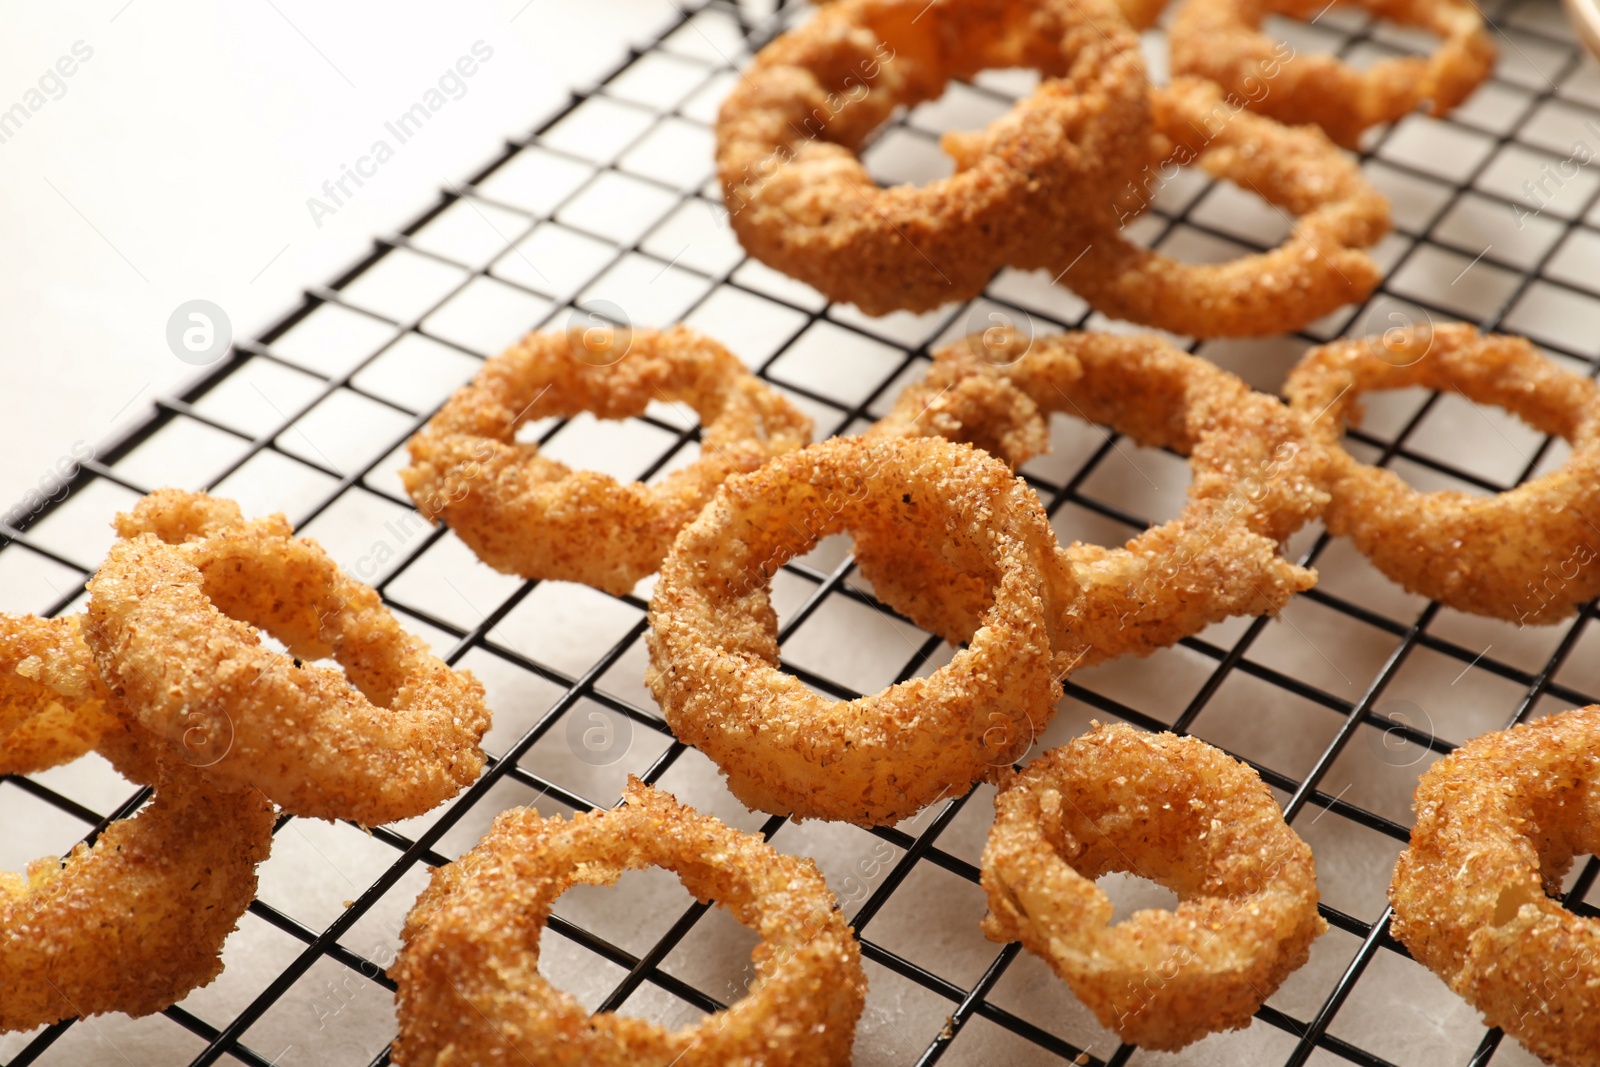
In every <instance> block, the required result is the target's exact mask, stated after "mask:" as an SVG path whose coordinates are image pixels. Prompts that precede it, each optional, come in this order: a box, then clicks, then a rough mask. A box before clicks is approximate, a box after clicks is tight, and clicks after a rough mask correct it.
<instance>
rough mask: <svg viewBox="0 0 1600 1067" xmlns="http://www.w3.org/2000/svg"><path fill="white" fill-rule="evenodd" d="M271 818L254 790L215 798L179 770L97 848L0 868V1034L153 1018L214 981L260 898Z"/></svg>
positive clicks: (143, 759) (143, 760)
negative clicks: (121, 1015)
mask: <svg viewBox="0 0 1600 1067" xmlns="http://www.w3.org/2000/svg"><path fill="white" fill-rule="evenodd" d="M119 743H120V742H119ZM107 754H108V755H111V756H112V758H113V761H114V762H116V763H118V764H119V765H127V764H129V763H133V762H135V761H137V762H138V763H139V764H141V765H144V766H153V761H152V760H150V759H149V757H148V756H142V755H141V756H132V757H129V758H127V759H119V758H118V757H117V756H116V755H114V754H113V753H110V752H108V753H107ZM273 822H274V813H273V810H272V805H271V804H269V803H267V801H266V800H265V799H264V798H263V797H262V796H261V794H260V793H257V792H254V791H248V792H238V793H233V792H224V791H222V790H219V789H215V788H213V787H211V786H210V785H209V784H208V783H206V782H205V781H204V780H203V778H202V777H201V776H200V775H199V773H198V772H196V771H195V770H193V769H191V768H186V767H179V768H176V769H174V770H173V771H172V773H171V774H168V775H162V776H161V777H160V779H159V780H158V781H157V783H156V793H155V798H154V799H153V800H151V801H150V803H149V804H148V805H147V806H145V807H144V808H143V809H142V810H141V811H140V812H139V813H138V814H137V815H135V816H133V817H131V818H127V819H121V820H118V821H117V822H114V823H112V824H111V825H110V826H109V827H108V828H107V829H106V831H105V832H104V833H102V834H101V835H100V836H99V838H97V839H96V841H95V843H94V845H93V846H92V847H91V846H89V845H85V844H79V845H78V846H77V847H76V848H74V849H73V850H72V853H71V855H69V856H68V857H67V858H66V860H64V861H63V860H60V859H58V858H56V857H54V856H51V857H47V858H44V859H40V860H36V861H34V862H33V863H31V864H29V865H28V872H27V874H26V876H23V875H17V874H11V873H8V872H0V1031H6V1030H30V1029H33V1028H34V1027H37V1026H43V1025H45V1024H47V1023H53V1022H56V1021H57V1020H60V1019H67V1018H71V1017H72V1016H74V1015H99V1014H101V1013H104V1012H113V1011H116V1012H125V1013H127V1014H129V1015H135V1016H137V1015H148V1014H150V1013H151V1012H155V1011H160V1010H161V1009H163V1008H166V1007H169V1006H171V1005H172V1004H175V1003H177V1002H178V1001H180V1000H182V999H183V998H184V997H185V996H186V995H187V994H188V993H189V991H190V990H193V989H195V988H198V987H199V986H203V985H205V984H206V983H208V982H210V981H211V980H212V979H213V978H215V977H216V976H217V975H218V974H220V973H221V972H222V960H221V950H222V943H223V941H224V940H225V939H226V938H227V936H228V934H229V933H231V932H232V931H233V928H234V926H235V924H236V923H237V922H238V921H239V917H240V916H241V915H243V914H244V910H245V908H247V907H249V905H250V901H251V899H252V898H253V897H254V896H255V891H256V865H257V864H259V863H260V862H261V861H262V860H264V859H266V858H267V853H268V851H269V850H270V849H271V845H272V826H273Z"/></svg>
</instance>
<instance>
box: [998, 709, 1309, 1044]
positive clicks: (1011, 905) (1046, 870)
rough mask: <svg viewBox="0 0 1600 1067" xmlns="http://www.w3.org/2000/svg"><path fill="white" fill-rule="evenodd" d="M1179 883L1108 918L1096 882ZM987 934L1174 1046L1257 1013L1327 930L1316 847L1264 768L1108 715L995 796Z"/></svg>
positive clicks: (1097, 1008) (1148, 1038)
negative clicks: (1173, 898)
mask: <svg viewBox="0 0 1600 1067" xmlns="http://www.w3.org/2000/svg"><path fill="white" fill-rule="evenodd" d="M1110 871H1127V872H1130V873H1133V874H1137V875H1139V876H1140V877H1143V878H1148V879H1150V880H1151V881H1153V882H1156V883H1158V884H1160V885H1163V886H1166V887H1167V888H1168V889H1170V890H1172V891H1173V892H1174V893H1176V894H1178V906H1177V908H1176V909H1175V910H1173V911H1165V910H1161V909H1147V910H1144V911H1139V912H1135V913H1134V914H1133V915H1131V916H1129V917H1128V918H1127V919H1125V920H1124V921H1122V922H1120V923H1117V924H1116V925H1114V926H1113V925H1111V915H1112V907H1111V901H1110V900H1109V899H1107V897H1106V895H1105V893H1104V892H1102V891H1101V890H1100V887H1099V886H1097V885H1095V883H1094V880H1095V879H1096V878H1098V877H1100V876H1101V875H1103V874H1106V873H1107V872H1110ZM982 881H983V888H984V891H985V892H986V893H987V894H988V897H989V914H988V916H986V917H985V918H984V921H983V928H984V933H985V934H986V935H987V936H988V937H989V938H990V940H993V941H1012V940H1020V941H1021V942H1022V944H1023V947H1024V948H1026V949H1027V950H1028V951H1030V952H1032V953H1034V954H1035V955H1037V956H1039V957H1040V958H1042V959H1043V960H1045V962H1047V963H1048V964H1050V967H1051V969H1052V970H1054V971H1055V972H1056V974H1057V975H1059V976H1060V977H1061V978H1062V979H1063V980H1064V981H1065V982H1066V983H1067V984H1068V985H1069V986H1071V987H1072V991H1073V993H1075V994H1077V996H1078V999H1079V1000H1081V1001H1083V1002H1084V1004H1086V1005H1087V1006H1088V1007H1089V1008H1090V1009H1091V1010H1092V1011H1093V1012H1094V1013H1095V1017H1096V1018H1098V1019H1099V1020H1100V1023H1101V1025H1103V1026H1105V1027H1108V1028H1109V1029H1111V1030H1114V1031H1115V1032H1116V1033H1117V1035H1118V1036H1119V1037H1121V1038H1122V1039H1123V1040H1124V1041H1129V1042H1132V1043H1133V1044H1136V1045H1141V1046H1143V1047H1145V1048H1151V1049H1160V1050H1173V1049H1179V1048H1182V1047H1183V1046H1185V1045H1187V1044H1189V1043H1190V1042H1192V1041H1196V1040H1198V1039H1200V1038H1201V1037H1204V1036H1205V1035H1206V1034H1209V1033H1214V1032H1216V1031H1219V1030H1236V1029H1239V1028H1241V1027H1245V1026H1248V1025H1250V1017H1251V1016H1252V1015H1253V1014H1254V1013H1255V1011H1256V1009H1257V1008H1259V1007H1260V1006H1261V1004H1262V1003H1263V1002H1264V1001H1265V1000H1266V999H1267V997H1269V996H1271V995H1272V993H1273V992H1274V991H1275V990H1276V989H1277V988H1278V986H1279V985H1281V984H1282V983H1283V980H1284V979H1285V978H1287V977H1288V976H1289V974H1290V972H1292V971H1294V970H1295V968H1297V967H1299V966H1300V965H1301V964H1303V963H1305V961H1306V959H1307V958H1308V956H1309V955H1310V951H1311V942H1312V941H1314V940H1316V938H1317V937H1319V936H1321V934H1322V933H1323V931H1325V930H1326V929H1327V923H1325V922H1324V921H1323V920H1322V917H1321V916H1320V915H1318V914H1317V899H1318V898H1317V878H1316V869H1315V866H1314V865H1313V863H1312V859H1311V849H1310V848H1308V847H1307V846H1306V843H1305V842H1304V841H1302V840H1300V837H1299V836H1298V835H1297V834H1296V833H1295V832H1294V831H1293V830H1291V829H1290V828H1289V826H1288V824H1287V823H1285V822H1284V821H1283V812H1282V811H1281V810H1279V808H1278V803H1277V801H1276V800H1274V799H1273V797H1272V793H1271V792H1270V791H1269V790H1268V789H1267V787H1266V786H1265V785H1263V784H1262V782H1261V779H1260V777H1258V776H1257V775H1256V773H1255V771H1253V770H1251V769H1250V768H1249V767H1247V766H1245V765H1244V764H1242V763H1239V762H1238V761H1236V760H1234V759H1231V758H1230V757H1228V756H1227V755H1226V754H1225V753H1223V752H1220V751H1218V750H1217V749H1215V748H1212V747H1211V746H1210V745H1207V744H1205V743H1204V742H1203V741H1200V740H1198V739H1196V738H1192V737H1178V736H1175V735H1173V734H1169V733H1162V734H1148V733H1144V732H1142V731H1140V730H1136V729H1134V728H1133V727H1131V726H1109V727H1106V726H1101V725H1100V724H1099V723H1096V724H1095V725H1094V729H1093V730H1092V731H1091V732H1090V733H1088V734H1085V735H1084V736H1082V737H1079V738H1077V739H1076V740H1074V741H1072V742H1070V743H1068V744H1066V745H1063V746H1062V747H1060V748H1057V749H1053V750H1051V751H1050V752H1047V753H1045V754H1044V755H1042V756H1040V757H1039V758H1038V759H1036V760H1035V761H1034V762H1032V763H1031V764H1029V765H1028V767H1027V768H1026V769H1025V770H1024V771H1022V772H1021V773H1020V774H1018V775H1017V776H1016V777H1015V778H1013V779H1012V780H1011V782H1010V783H1009V784H1006V785H1005V786H1003V787H1002V789H1001V791H1000V793H999V794H998V795H997V796H996V797H995V823H994V828H993V829H992V830H990V832H989V841H988V844H987V845H986V846H985V847H984V850H983V874H982Z"/></svg>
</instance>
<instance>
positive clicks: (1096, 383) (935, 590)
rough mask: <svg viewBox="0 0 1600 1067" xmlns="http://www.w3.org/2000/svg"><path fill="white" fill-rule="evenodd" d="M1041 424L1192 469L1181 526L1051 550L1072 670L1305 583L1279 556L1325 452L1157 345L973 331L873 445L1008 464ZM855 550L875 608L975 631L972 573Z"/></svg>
mask: <svg viewBox="0 0 1600 1067" xmlns="http://www.w3.org/2000/svg"><path fill="white" fill-rule="evenodd" d="M1053 412H1065V413H1069V414H1072V415H1075V416H1077V417H1079V418H1082V419H1085V420H1087V421H1090V422H1096V423H1103V424H1105V425H1109V426H1110V427H1111V428H1112V429H1114V430H1116V431H1118V432H1119V433H1123V434H1126V435H1127V436H1129V437H1131V438H1132V439H1133V440H1135V441H1137V442H1139V443H1140V444H1143V445H1147V446H1150V447H1158V448H1170V449H1173V450H1174V451H1176V452H1178V453H1179V454H1180V455H1186V456H1188V457H1189V465H1190V469H1191V470H1192V472H1193V484H1192V485H1191V487H1190V489H1189V501H1188V504H1187V505H1186V506H1185V508H1184V511H1183V513H1182V514H1181V515H1180V516H1179V517H1178V518H1176V519H1173V520H1172V521H1171V522H1168V523H1165V524H1163V525H1161V526H1157V527H1153V528H1151V529H1149V530H1147V531H1146V532H1144V533H1142V534H1140V535H1139V536H1138V537H1135V538H1134V539H1132V540H1131V541H1129V542H1128V543H1127V544H1126V545H1124V546H1123V547H1121V548H1104V547H1101V546H1099V545H1088V544H1084V543H1082V542H1075V543H1073V544H1072V545H1070V546H1066V547H1063V548H1060V549H1058V550H1057V562H1056V566H1057V567H1059V568H1062V569H1065V570H1068V571H1070V572H1071V573H1072V574H1073V575H1074V576H1075V578H1076V580H1077V582H1078V584H1079V585H1080V586H1081V587H1082V589H1083V604H1082V606H1081V607H1080V609H1079V611H1078V613H1077V615H1076V617H1075V618H1074V620H1073V624H1074V629H1075V636H1076V638H1077V640H1079V641H1080V642H1082V644H1083V645H1084V646H1085V647H1084V648H1083V649H1082V651H1081V659H1080V660H1079V664H1080V666H1087V665H1089V664H1093V663H1099V662H1103V661H1105V660H1109V659H1114V658H1116V657H1118V656H1124V655H1130V654H1131V655H1148V654H1149V653H1150V652H1153V651H1154V650H1155V649H1157V648H1162V647H1165V646H1167V645H1170V644H1173V643H1174V642H1176V641H1178V640H1179V639H1180V638H1183V637H1187V636H1189V635H1191V634H1196V633H1199V632H1200V631H1201V630H1203V629H1205V627H1207V626H1209V625H1211V624H1212V623H1214V622H1219V621H1221V620H1222V619H1225V618H1228V617H1229V616H1233V615H1263V614H1275V613H1276V612H1277V611H1278V610H1279V609H1280V608H1282V607H1283V605H1284V604H1286V603H1287V602H1288V601H1289V598H1290V597H1292V596H1293V595H1294V594H1295V593H1297V592H1300V591H1303V590H1305V589H1308V588H1310V587H1311V586H1312V585H1313V584H1314V583H1315V581H1316V574H1315V573H1314V572H1313V571H1309V570H1306V569H1305V568H1302V567H1299V566H1296V565H1295V564H1293V563H1290V562H1289V561H1288V560H1286V559H1284V558H1283V557H1282V555H1280V554H1279V551H1278V546H1279V543H1280V542H1282V541H1283V540H1284V539H1286V538H1287V537H1288V536H1289V535H1290V534H1292V533H1293V532H1294V531H1295V530H1297V529H1299V528H1300V527H1301V526H1302V525H1304V524H1305V523H1306V522H1308V521H1310V520H1311V519H1313V518H1315V517H1316V516H1317V515H1318V514H1320V512H1321V511H1322V509H1323V507H1324V506H1325V505H1326V503H1327V500H1328V496H1327V493H1326V491H1325V490H1324V489H1323V488H1322V481H1323V478H1324V466H1325V462H1326V457H1325V455H1324V453H1323V450H1321V449H1320V448H1316V447H1312V446H1310V445H1309V444H1308V443H1307V442H1306V441H1305V439H1304V434H1303V432H1302V429H1301V426H1300V424H1299V421H1298V420H1297V419H1295V418H1294V417H1293V416H1292V415H1291V414H1290V412H1289V411H1288V409H1286V408H1285V407H1284V406H1283V405H1282V404H1281V403H1279V402H1278V401H1277V400H1276V399H1275V398H1273V397H1270V396H1267V395H1265V394H1263V393H1258V392H1256V391H1254V390H1253V389H1251V388H1250V387H1249V386H1248V385H1246V384H1245V383H1244V382H1243V381H1241V380H1240V379H1238V378H1236V377H1234V376H1233V375H1231V374H1229V373H1227V372H1226V371H1223V370H1220V369H1218V368H1217V367H1216V366H1215V365H1213V364H1211V363H1209V362H1207V361H1206V360H1203V359H1199V358H1197V357H1195V356H1191V355H1188V354H1186V353H1184V352H1182V351H1180V350H1178V349H1176V348H1174V347H1173V346H1172V345H1170V344H1168V343H1167V342H1166V341H1163V340H1162V339H1160V338H1159V337H1154V336H1150V335H1145V336H1121V335H1116V334H1104V333H1089V332H1078V333H1065V334H1056V335H1052V336H1047V337H1039V338H1032V339H1030V338H1027V337H1023V336H1020V335H1018V334H1016V333H1015V332H1013V331H1009V330H1005V331H1000V330H990V331H987V332H986V333H983V334H974V335H972V336H971V337H968V338H966V339H965V340H963V341H961V342H959V343H957V344H955V345H953V346H951V347H949V348H946V349H944V350H942V351H940V352H938V353H936V354H935V356H934V363H933V367H932V368H931V369H930V371H929V373H928V377H927V379H926V380H925V381H924V382H921V383H918V384H917V385H914V386H911V387H909V388H907V389H906V390H905V391H904V392H903V393H902V394H901V396H900V397H899V398H898V399H897V400H896V403H895V407H894V409H893V411H891V413H890V414H889V415H888V416H887V417H886V418H885V419H883V420H882V421H881V422H879V423H878V424H876V425H875V426H874V427H873V428H872V430H871V431H870V433H872V434H874V435H890V436H901V435H917V434H930V433H936V434H940V435H942V436H945V437H948V438H950V439H952V440H957V441H968V442H971V443H973V444H976V445H978V446H980V447H983V448H986V449H988V451H989V452H990V453H992V454H993V455H995V456H997V457H999V458H1001V459H1004V460H1005V461H1006V462H1007V463H1010V464H1011V465H1012V466H1013V467H1016V466H1020V465H1021V464H1022V463H1023V462H1024V461H1026V460H1027V459H1028V458H1030V457H1031V456H1033V455H1035V454H1037V453H1039V452H1042V451H1044V449H1045V447H1046V443H1047V441H1048V433H1047V426H1046V419H1048V417H1049V416H1050V414H1051V413H1053ZM855 550H856V563H857V564H858V565H859V566H860V568H861V573H862V574H863V575H864V576H865V577H866V578H867V580H868V581H870V582H871V583H872V586H873V589H874V591H875V592H876V593H877V595H878V597H879V599H881V600H883V601H884V602H885V603H887V604H889V605H890V606H892V607H893V608H894V609H895V610H897V611H899V612H901V613H902V614H904V615H905V616H907V617H908V618H910V619H911V620H912V621H913V622H915V623H917V625H919V626H921V627H923V628H924V629H928V630H931V631H933V632H934V633H937V634H939V635H941V636H943V637H945V638H946V639H947V640H951V641H955V640H958V639H959V635H962V634H966V633H971V632H972V629H973V627H974V624H975V619H976V618H977V616H978V615H979V614H981V613H982V610H983V607H984V605H985V602H986V601H985V597H986V595H987V594H986V591H985V586H984V584H983V582H982V581H980V580H979V579H978V578H977V577H976V576H974V575H971V574H967V573H963V572H962V571H961V570H960V569H958V568H956V567H954V566H953V565H952V564H951V562H950V561H948V560H946V559H943V558H940V557H939V556H938V555H937V554H936V553H934V552H930V551H927V550H926V549H923V548H919V546H914V545H913V546H906V545H903V544H897V543H894V541H893V540H892V539H880V538H879V537H878V532H877V531H876V530H874V529H867V530H864V531H863V532H862V533H861V534H859V535H858V536H857V538H856V546H855Z"/></svg>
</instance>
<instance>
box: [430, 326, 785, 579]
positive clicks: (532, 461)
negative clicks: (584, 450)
mask: <svg viewBox="0 0 1600 1067" xmlns="http://www.w3.org/2000/svg"><path fill="white" fill-rule="evenodd" d="M652 400H661V401H666V402H668V403H680V402H681V403H683V404H686V405H688V406H689V407H690V408H692V409H694V412H695V413H696V414H697V415H699V416H700V421H701V423H702V424H703V426H704V429H703V430H702V439H701V445H700V457H699V458H698V459H697V460H696V461H695V462H693V463H691V464H689V465H688V466H686V467H684V468H682V469H679V470H676V471H673V472H672V473H671V474H669V475H667V476H666V477H664V478H662V479H661V480H660V481H658V482H656V483H655V484H653V485H643V484H641V483H639V482H631V483H628V484H623V483H621V482H618V481H617V480H616V479H614V478H612V477H610V476H609V475H605V474H600V473H597V472H594V471H572V470H569V469H568V468H567V467H566V466H565V465H563V464H561V463H559V462H557V461H556V460H553V459H550V458H548V457H546V456H543V455H540V454H539V451H538V448H537V446H535V445H526V444H519V443H518V442H517V440H516V433H517V429H518V427H520V426H522V425H523V423H525V422H527V421H528V420H529V419H540V418H546V417H550V416H555V417H560V418H570V417H572V416H574V415H577V414H579V413H580V412H590V413H592V414H594V415H595V416H597V417H599V418H603V419H623V418H627V417H628V416H630V415H640V414H643V413H644V410H645V406H646V405H647V404H649V403H650V402H651V401H652ZM810 440H811V420H810V419H808V418H806V416H805V415H803V414H801V413H800V411H799V410H798V409H796V408H795V407H794V405H792V404H790V403H789V401H788V400H786V399H785V398H784V397H783V396H782V395H781V394H779V393H778V392H776V391H775V390H773V389H772V388H771V387H770V386H768V385H767V384H766V383H764V382H762V381H761V380H760V379H759V378H757V377H756V376H755V375H753V374H751V373H750V372H749V370H748V369H746V367H745V365H744V364H743V363H741V362H740V361H739V359H738V357H736V356H734V355H733V354H732V353H730V352H729V351H728V350H727V349H725V348H723V347H722V346H721V345H719V344H717V343H716V342H715V341H713V340H711V339H710V338H709V337H705V336H703V335H701V334H698V333H695V332H694V331H693V330H689V329H686V328H685V327H682V326H675V327H673V328H672V329H670V330H666V331H664V332H657V331H655V330H634V331H632V332H627V331H605V330H593V329H591V330H587V331H577V330H574V331H572V332H570V333H535V334H529V335H528V336H527V337H525V338H523V339H522V341H521V342H520V343H518V344H517V345H515V346H514V347H512V348H511V349H509V350H508V351H506V352H504V353H502V354H501V355H499V356H496V357H495V358H493V359H491V360H489V361H488V363H486V364H485V365H484V367H483V370H481V371H480V372H479V373H478V376H477V377H476V378H474V379H473V380H472V383H471V384H470V385H468V386H466V387H465V388H463V389H461V390H460V391H458V392H457V393H456V394H455V395H454V396H453V397H451V398H450V400H449V401H448V402H447V403H446V404H445V405H444V407H443V408H441V409H440V411H439V413H438V414H436V415H435V416H434V417H433V418H432V419H431V420H430V421H429V422H428V424H427V425H426V426H425V427H423V429H422V431H421V432H419V433H418V434H417V435H416V436H415V437H413V438H412V439H411V444H410V451H411V466H410V467H407V468H406V469H405V470H403V471H401V472H400V479H401V481H403V482H404V483H405V486H406V489H407V491H408V492H409V493H410V494H411V498H412V500H414V501H415V502H416V504H417V507H418V508H419V509H420V510H421V511H422V513H423V514H424V515H426V516H427V517H428V518H430V519H435V520H437V519H443V520H444V521H445V522H446V523H448V524H449V525H450V528H451V529H452V530H454V531H455V532H456V534H457V535H458V536H459V537H460V538H461V539H462V540H463V541H465V542H466V543H467V544H468V545H470V546H471V547H472V550H473V551H474V552H476V553H477V554H478V558H480V559H482V560H483V561H484V562H485V563H487V564H489V566H491V567H493V568H495V569H496V570H498V571H502V572H504V573H507V574H520V575H522V576H524V577H527V578H558V579H563V580H566V581H573V582H584V583H587V584H589V585H592V586H595V587H596V588H599V589H604V590H606V591H607V592H610V593H615V594H618V595H622V594H625V593H629V592H632V590H633V587H634V585H635V584H637V583H638V581H639V579H641V578H644V577H645V576H647V575H649V574H653V573H654V572H655V571H656V569H657V568H658V567H659V566H660V565H661V560H662V558H663V557H665V556H666V554H667V549H669V548H671V547H672V539H673V538H674V537H675V536H677V533H678V531H679V530H681V529H682V528H683V527H684V525H685V524H686V523H688V521H689V520H690V519H692V518H694V517H695V516H696V515H698V514H699V513H700V509H701V508H702V507H704V506H705V503H706V501H707V500H709V499H711V494H712V493H714V492H716V489H717V486H719V485H721V484H722V482H723V480H724V479H725V478H727V477H728V475H730V474H734V473H737V472H739V471H747V470H754V469H755V468H756V467H759V466H761V464H763V463H765V462H766V461H767V460H769V459H771V458H772V457H773V456H776V455H781V454H782V453H784V452H789V451H792V450H794V449H796V448H801V447H803V446H804V445H806V444H807V443H808V442H810Z"/></svg>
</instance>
